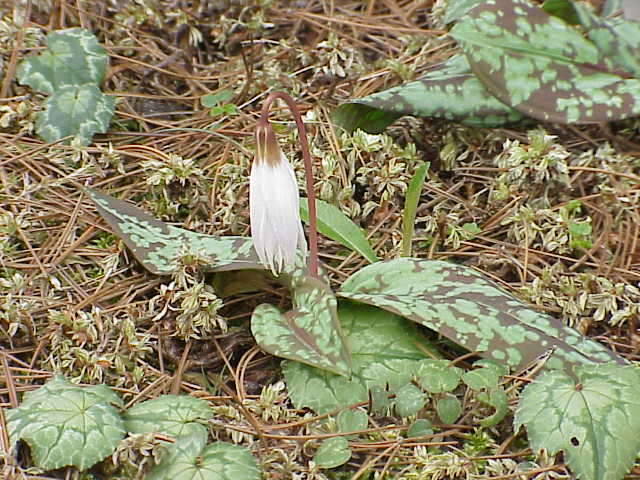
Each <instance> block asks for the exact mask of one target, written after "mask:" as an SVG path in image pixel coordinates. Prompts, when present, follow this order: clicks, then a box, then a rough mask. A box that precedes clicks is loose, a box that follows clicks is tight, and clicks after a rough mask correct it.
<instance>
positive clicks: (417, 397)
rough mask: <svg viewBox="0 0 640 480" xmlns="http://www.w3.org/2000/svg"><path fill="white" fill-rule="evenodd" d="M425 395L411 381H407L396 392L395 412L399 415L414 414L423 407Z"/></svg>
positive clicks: (425, 400) (425, 399)
mask: <svg viewBox="0 0 640 480" xmlns="http://www.w3.org/2000/svg"><path fill="white" fill-rule="evenodd" d="M426 402H427V395H426V394H425V393H424V392H423V391H422V390H420V389H419V388H418V387H416V386H415V385H414V384H412V383H407V384H406V385H404V386H403V387H401V388H400V389H398V391H397V392H396V401H395V405H396V413H397V414H398V415H400V416H401V417H409V416H411V415H415V414H416V413H418V412H419V411H420V410H422V409H423V408H424V405H425V403H426Z"/></svg>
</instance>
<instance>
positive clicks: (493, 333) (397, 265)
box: [338, 258, 625, 368]
mask: <svg viewBox="0 0 640 480" xmlns="http://www.w3.org/2000/svg"><path fill="white" fill-rule="evenodd" d="M338 295H339V296H341V297H344V298H349V299H351V300H355V301H359V302H363V303H368V304H370V305H375V306H377V307H380V308H383V309H385V310H389V311H391V312H393V313H396V314H398V315H402V316H404V317H406V318H409V319H411V320H413V321H414V322H418V323H420V324H422V325H424V326H426V327H429V328H431V329H433V330H435V331H437V332H439V333H440V334H441V335H444V336H445V337H447V338H449V339H451V340H453V341H454V342H456V343H458V344H459V345H462V346H463V347H465V348H466V349H468V350H470V351H476V352H479V353H480V354H482V355H484V356H487V357H489V358H492V359H494V360H496V361H500V362H503V363H506V364H507V365H509V366H511V367H524V366H526V365H528V364H530V363H531V362H533V361H535V360H536V359H538V358H539V357H541V356H542V355H544V354H545V353H546V352H549V351H550V350H554V354H553V355H552V358H550V359H549V360H548V361H547V365H548V366H554V367H557V368H560V367H562V366H564V367H566V366H569V365H575V364H581V363H591V362H600V363H602V362H610V361H614V362H617V363H621V364H623V363H625V362H624V360H623V359H621V358H620V357H618V356H617V355H616V354H614V353H613V352H612V351H610V350H608V349H607V348H605V347H603V346H602V345H600V344H598V343H597V342H594V341H592V340H589V339H587V338H585V337H583V336H582V335H580V334H579V333H578V332H576V331H575V330H573V329H571V328H569V327H567V326H565V325H564V324H562V323H561V322H560V321H559V320H556V319H554V318H553V317H550V316H548V315H545V314H542V313H539V312H536V311H535V310H532V309H530V308H528V307H527V306H526V305H525V304H523V303H522V302H520V301H518V300H516V299H515V298H514V297H512V296H511V295H509V294H507V293H505V292H504V291H502V290H501V289H500V288H498V287H497V286H496V285H494V284H493V283H492V282H490V281H489V280H487V279H486V278H485V277H483V276H482V275H481V274H480V273H478V272H476V271H475V270H472V269H470V268H467V267H464V266H462V265H456V264H451V263H447V262H441V261H433V260H419V259H412V258H400V259H396V260H391V261H387V262H377V263H374V264H372V265H368V266H366V267H364V268H363V269H361V270H359V271H358V272H356V273H355V274H354V275H352V276H351V277H350V278H349V279H348V280H347V281H346V282H345V283H344V284H343V285H342V288H341V289H340V291H339V292H338Z"/></svg>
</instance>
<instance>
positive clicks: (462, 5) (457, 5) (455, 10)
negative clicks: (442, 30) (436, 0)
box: [442, 0, 484, 25]
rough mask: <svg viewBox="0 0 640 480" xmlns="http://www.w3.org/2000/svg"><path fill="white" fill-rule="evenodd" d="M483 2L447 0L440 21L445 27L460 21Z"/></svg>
mask: <svg viewBox="0 0 640 480" xmlns="http://www.w3.org/2000/svg"><path fill="white" fill-rule="evenodd" d="M482 2H484V0H449V1H448V2H447V10H446V11H445V14H444V18H443V19H442V21H443V22H444V23H445V25H448V24H449V23H452V22H455V21H457V20H460V19H461V18H462V17H463V16H464V15H465V14H466V13H467V12H468V11H469V10H471V9H472V8H473V7H475V6H476V5H478V4H479V3H482Z"/></svg>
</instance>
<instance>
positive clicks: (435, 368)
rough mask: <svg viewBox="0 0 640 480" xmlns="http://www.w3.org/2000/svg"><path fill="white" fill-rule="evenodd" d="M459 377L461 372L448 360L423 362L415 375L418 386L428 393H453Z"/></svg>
mask: <svg viewBox="0 0 640 480" xmlns="http://www.w3.org/2000/svg"><path fill="white" fill-rule="evenodd" d="M461 376H462V370H461V369H459V368H458V367H453V366H451V364H450V362H449V361H448V360H424V361H423V362H421V364H420V368H419V369H418V371H417V373H416V377H417V382H418V384H419V385H420V386H421V387H422V388H424V389H425V390H426V391H427V392H429V393H443V392H451V391H453V390H454V389H455V388H456V387H457V386H458V384H459V383H460V377H461Z"/></svg>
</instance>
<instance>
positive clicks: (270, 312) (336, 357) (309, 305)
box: [251, 276, 351, 375]
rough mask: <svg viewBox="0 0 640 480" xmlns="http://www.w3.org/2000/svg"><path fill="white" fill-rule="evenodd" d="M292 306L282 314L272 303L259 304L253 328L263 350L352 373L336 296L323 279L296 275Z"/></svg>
mask: <svg viewBox="0 0 640 480" xmlns="http://www.w3.org/2000/svg"><path fill="white" fill-rule="evenodd" d="M292 288H293V310H292V311H290V312H287V313H286V314H284V315H283V314H282V313H281V312H280V310H278V309H277V308H276V307H274V306H273V305H268V304H262V305H258V307H256V309H255V310H254V311H253V314H252V316H251V331H252V332H253V336H254V337H255V339H256V342H257V343H258V345H259V346H260V348H262V349H263V350H265V351H267V352H269V353H271V354H272V355H276V356H278V357H282V358H287V359H289V360H296V361H298V362H302V363H306V364H308V365H311V366H314V367H317V368H321V369H324V370H328V371H330V372H334V373H337V374H340V375H349V374H350V373H351V357H350V354H349V350H348V348H347V346H346V343H345V341H344V337H343V335H342V330H341V328H340V322H339V320H338V313H337V311H336V303H337V302H336V297H335V296H334V294H333V291H332V290H331V288H330V287H329V286H328V285H327V284H326V283H324V282H322V281H320V280H318V279H316V278H313V277H310V276H303V277H298V278H295V279H293V281H292Z"/></svg>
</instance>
